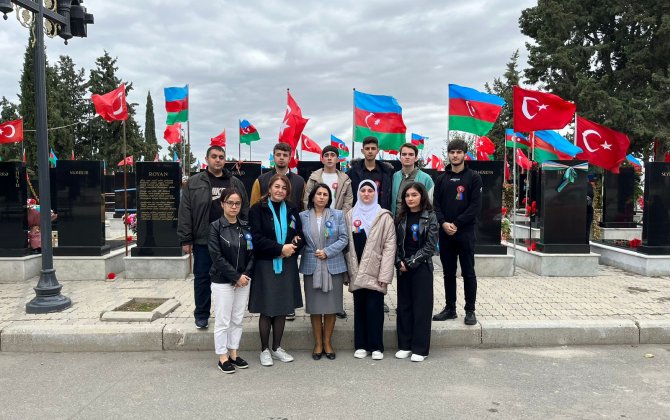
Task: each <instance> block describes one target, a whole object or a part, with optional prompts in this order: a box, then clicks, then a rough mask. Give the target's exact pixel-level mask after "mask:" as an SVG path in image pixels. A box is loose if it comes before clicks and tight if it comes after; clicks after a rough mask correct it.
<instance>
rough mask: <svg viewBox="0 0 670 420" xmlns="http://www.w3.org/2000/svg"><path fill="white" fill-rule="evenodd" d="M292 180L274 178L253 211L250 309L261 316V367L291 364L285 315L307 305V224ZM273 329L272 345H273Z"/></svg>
mask: <svg viewBox="0 0 670 420" xmlns="http://www.w3.org/2000/svg"><path fill="white" fill-rule="evenodd" d="M290 196H291V182H290V181H289V180H288V178H286V176H285V175H280V174H276V175H274V176H273V177H272V178H270V182H269V183H268V192H267V194H265V195H264V196H263V197H262V198H261V200H260V201H258V202H257V203H256V204H254V205H253V206H252V207H251V209H249V221H250V223H251V234H252V237H253V246H254V256H255V258H256V264H255V266H254V273H253V275H252V276H251V277H252V278H253V279H254V280H253V281H252V282H251V290H250V296H249V312H251V313H257V314H260V318H259V320H258V330H259V332H260V336H261V354H260V359H261V365H263V366H272V365H273V361H272V359H275V360H280V361H282V362H292V361H293V356H291V355H290V354H288V353H287V352H286V351H285V350H284V349H282V348H281V339H282V336H283V335H284V325H285V324H286V315H288V314H290V313H293V312H294V311H295V309H296V308H300V307H302V294H301V293H300V277H299V275H298V252H299V251H300V248H301V246H302V239H301V237H302V225H301V223H300V215H299V213H298V209H297V208H296V207H295V206H294V205H293V204H291V202H290V201H289V200H287V198H288V197H290ZM270 330H272V348H270V345H269V343H270Z"/></svg>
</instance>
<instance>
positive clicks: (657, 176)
mask: <svg viewBox="0 0 670 420" xmlns="http://www.w3.org/2000/svg"><path fill="white" fill-rule="evenodd" d="M643 211H644V215H643V216H642V244H641V245H640V246H639V247H638V248H637V250H638V252H641V253H644V254H650V255H669V254H670V162H646V163H645V164H644V209H643Z"/></svg>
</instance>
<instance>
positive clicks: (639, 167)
mask: <svg viewBox="0 0 670 420" xmlns="http://www.w3.org/2000/svg"><path fill="white" fill-rule="evenodd" d="M626 160H627V161H628V163H630V164H631V165H632V166H633V168H635V170H636V171H638V172H639V171H641V170H642V162H640V160H639V159H637V158H636V157H635V156H633V155H632V154H628V155H626Z"/></svg>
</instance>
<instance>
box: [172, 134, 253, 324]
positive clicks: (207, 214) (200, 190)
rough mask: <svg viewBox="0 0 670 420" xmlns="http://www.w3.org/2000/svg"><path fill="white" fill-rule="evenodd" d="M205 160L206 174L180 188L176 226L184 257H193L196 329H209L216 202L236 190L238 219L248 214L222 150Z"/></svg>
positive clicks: (209, 151)
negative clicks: (209, 243)
mask: <svg viewBox="0 0 670 420" xmlns="http://www.w3.org/2000/svg"><path fill="white" fill-rule="evenodd" d="M205 160H206V162H207V170H205V171H202V172H199V173H197V174H195V175H193V176H192V177H190V178H189V179H188V182H187V183H186V186H184V188H182V195H181V201H180V202H179V216H178V222H177V235H178V237H179V241H180V242H181V247H182V250H183V251H184V252H185V253H187V254H190V253H193V277H194V279H193V295H194V298H195V311H193V315H194V317H195V326H196V328H207V327H208V325H209V314H210V308H211V303H212V300H211V294H212V291H211V282H210V278H209V269H210V268H211V266H212V260H211V258H210V256H209V250H208V249H207V236H208V234H209V224H210V223H211V222H212V221H214V220H216V219H218V218H219V217H220V215H221V206H220V205H219V204H218V202H219V197H221V193H222V191H223V190H225V189H226V188H231V187H234V188H236V189H238V190H239V191H240V193H241V194H242V210H241V213H240V218H242V219H245V220H246V219H247V215H248V213H249V199H248V197H247V192H246V190H245V189H244V184H243V183H242V181H240V180H239V179H237V178H236V177H234V176H232V175H231V174H230V172H229V171H228V170H226V169H224V168H223V165H224V164H225V163H226V152H225V150H223V148H222V147H220V146H210V148H209V149H207V155H206V156H205Z"/></svg>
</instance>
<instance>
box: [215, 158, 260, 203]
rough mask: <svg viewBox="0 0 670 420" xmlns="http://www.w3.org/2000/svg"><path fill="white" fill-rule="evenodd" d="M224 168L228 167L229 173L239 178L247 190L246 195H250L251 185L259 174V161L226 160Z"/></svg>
mask: <svg viewBox="0 0 670 420" xmlns="http://www.w3.org/2000/svg"><path fill="white" fill-rule="evenodd" d="M224 168H226V169H228V170H229V171H230V173H231V174H232V175H233V176H235V177H237V178H239V180H240V181H242V184H244V188H246V190H247V197H250V196H251V187H253V185H254V182H255V181H256V179H258V177H259V176H261V163H260V162H241V163H239V162H226V164H225V165H224Z"/></svg>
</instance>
